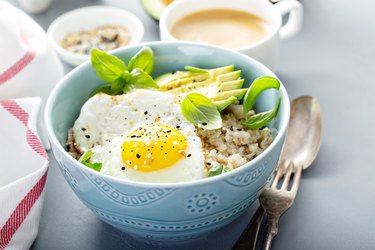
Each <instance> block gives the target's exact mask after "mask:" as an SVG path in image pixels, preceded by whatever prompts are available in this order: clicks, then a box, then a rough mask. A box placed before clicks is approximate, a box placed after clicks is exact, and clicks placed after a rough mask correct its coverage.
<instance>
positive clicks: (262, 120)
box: [242, 97, 281, 129]
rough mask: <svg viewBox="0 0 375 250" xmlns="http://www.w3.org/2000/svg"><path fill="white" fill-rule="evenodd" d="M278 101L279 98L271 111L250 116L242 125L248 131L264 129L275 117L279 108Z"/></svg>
mask: <svg viewBox="0 0 375 250" xmlns="http://www.w3.org/2000/svg"><path fill="white" fill-rule="evenodd" d="M280 100H281V99H280V97H279V100H278V101H277V104H276V105H275V106H274V107H273V108H272V109H271V110H269V111H266V112H262V113H258V114H256V115H253V116H250V117H249V118H248V119H247V120H246V121H244V122H243V123H242V125H243V126H244V127H246V128H250V129H258V128H261V127H264V126H265V125H266V124H267V123H269V122H270V121H271V120H272V119H273V118H274V117H275V116H276V114H277V111H278V109H279V106H280Z"/></svg>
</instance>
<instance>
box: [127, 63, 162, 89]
mask: <svg viewBox="0 0 375 250" xmlns="http://www.w3.org/2000/svg"><path fill="white" fill-rule="evenodd" d="M132 88H140V89H150V88H153V89H158V88H159V85H158V84H157V83H156V82H155V81H154V80H153V79H152V77H151V76H150V75H149V74H147V73H146V72H144V71H143V70H142V69H140V68H136V69H133V71H132V72H131V73H130V78H129V82H128V83H127V84H126V85H125V88H124V92H127V91H129V90H130V89H132Z"/></svg>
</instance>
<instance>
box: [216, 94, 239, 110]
mask: <svg viewBox="0 0 375 250" xmlns="http://www.w3.org/2000/svg"><path fill="white" fill-rule="evenodd" d="M237 100H238V99H237V97H235V96H231V97H229V98H227V99H225V100H221V101H214V102H213V103H214V104H215V105H216V107H217V109H218V110H219V111H220V112H221V111H223V110H224V109H226V108H227V107H228V106H229V105H231V104H233V103H235V102H236V101H237Z"/></svg>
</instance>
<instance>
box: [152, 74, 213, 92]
mask: <svg viewBox="0 0 375 250" xmlns="http://www.w3.org/2000/svg"><path fill="white" fill-rule="evenodd" d="M209 78H210V74H209V73H191V72H189V71H176V72H174V73H173V72H172V73H167V74H164V75H161V76H158V77H157V78H155V79H154V80H155V82H156V83H157V84H158V85H159V87H160V90H162V91H167V90H173V89H175V88H178V87H180V86H182V85H186V84H190V83H192V82H194V83H195V82H201V81H204V80H207V79H209Z"/></svg>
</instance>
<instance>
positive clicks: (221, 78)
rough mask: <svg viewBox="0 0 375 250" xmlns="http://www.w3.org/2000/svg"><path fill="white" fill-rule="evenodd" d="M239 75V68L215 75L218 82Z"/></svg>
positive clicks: (236, 77) (232, 78) (235, 77)
mask: <svg viewBox="0 0 375 250" xmlns="http://www.w3.org/2000/svg"><path fill="white" fill-rule="evenodd" d="M240 77H241V70H236V71H233V72H230V73H226V74H221V75H219V76H217V80H218V81H220V82H228V81H233V80H238V79H239V78H240Z"/></svg>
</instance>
